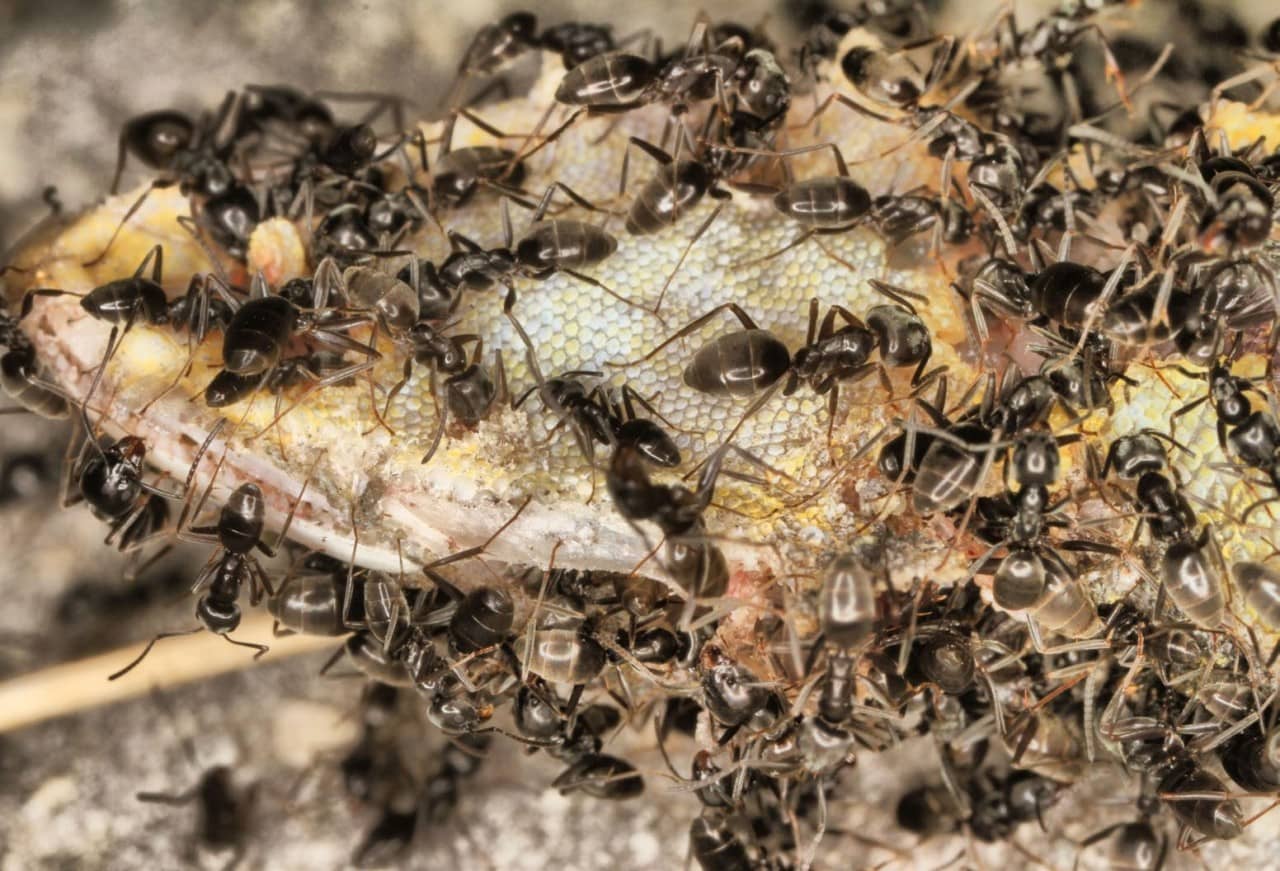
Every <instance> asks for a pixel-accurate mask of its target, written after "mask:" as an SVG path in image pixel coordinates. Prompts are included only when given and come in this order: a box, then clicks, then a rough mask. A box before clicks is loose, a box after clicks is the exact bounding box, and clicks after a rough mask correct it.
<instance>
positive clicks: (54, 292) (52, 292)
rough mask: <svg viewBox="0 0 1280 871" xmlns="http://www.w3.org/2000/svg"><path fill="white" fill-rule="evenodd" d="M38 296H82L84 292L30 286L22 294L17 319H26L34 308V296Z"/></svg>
mask: <svg viewBox="0 0 1280 871" xmlns="http://www.w3.org/2000/svg"><path fill="white" fill-rule="evenodd" d="M38 296H74V297H79V298H83V297H84V294H82V293H74V292H73V291H70V290H60V289H58V288H56V287H36V288H32V289H31V290H28V291H27V292H26V293H24V294H23V295H22V307H21V309H20V310H19V313H18V320H20V321H21V320H26V318H27V316H28V315H30V314H31V311H32V309H33V308H35V301H36V300H35V298H36V297H38Z"/></svg>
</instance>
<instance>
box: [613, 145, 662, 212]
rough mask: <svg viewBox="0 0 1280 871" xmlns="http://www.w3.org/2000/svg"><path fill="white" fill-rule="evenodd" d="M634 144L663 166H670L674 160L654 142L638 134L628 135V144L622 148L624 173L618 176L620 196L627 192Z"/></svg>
mask: <svg viewBox="0 0 1280 871" xmlns="http://www.w3.org/2000/svg"><path fill="white" fill-rule="evenodd" d="M633 145H634V146H635V147H636V148H639V149H640V150H641V151H643V152H644V153H645V154H647V155H649V156H650V157H652V158H653V159H654V160H656V161H657V162H658V163H659V165H661V166H670V165H671V164H672V162H673V158H672V157H671V155H670V154H668V153H667V152H666V151H664V150H663V149H661V148H659V147H658V146H656V145H654V144H653V143H651V142H646V141H645V140H643V139H641V138H640V137H638V136H628V137H627V146H626V148H624V149H623V150H622V174H621V176H619V178H618V196H620V197H621V196H623V195H625V194H626V192H627V172H628V170H629V169H630V166H631V147H632V146H633Z"/></svg>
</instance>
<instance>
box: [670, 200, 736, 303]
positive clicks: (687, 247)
mask: <svg viewBox="0 0 1280 871" xmlns="http://www.w3.org/2000/svg"><path fill="white" fill-rule="evenodd" d="M723 208H724V203H721V204H719V205H718V206H716V207H715V209H714V210H713V211H712V212H711V214H710V215H708V216H707V219H706V220H705V221H703V222H702V224H701V226H699V227H698V229H697V230H696V231H695V232H694V234H693V237H692V238H691V239H689V244H687V245H685V246H684V251H683V252H681V254H680V259H679V260H677V261H676V266H675V268H674V269H672V270H671V274H670V275H668V276H667V280H666V281H664V282H662V291H661V292H660V293H659V294H658V301H657V303H655V304H654V306H653V313H654V314H655V315H656V314H658V312H660V311H662V301H663V300H664V299H666V296H667V289H668V288H669V287H671V282H672V281H673V280H674V279H675V277H676V274H677V273H678V272H679V271H680V267H682V266H684V261H685V258H686V257H688V256H689V252H690V251H692V250H693V246H694V245H696V244H697V243H698V240H699V239H701V238H702V235H703V234H704V233H706V232H707V230H708V229H709V228H710V227H711V225H712V224H714V223H715V220H716V218H718V217H719V216H720V212H721V210H722V209H723Z"/></svg>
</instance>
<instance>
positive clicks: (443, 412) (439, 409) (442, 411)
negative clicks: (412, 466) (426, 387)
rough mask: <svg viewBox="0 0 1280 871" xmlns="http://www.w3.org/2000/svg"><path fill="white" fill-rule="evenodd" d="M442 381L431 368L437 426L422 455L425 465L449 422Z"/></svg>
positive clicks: (433, 453)
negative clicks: (440, 392)
mask: <svg viewBox="0 0 1280 871" xmlns="http://www.w3.org/2000/svg"><path fill="white" fill-rule="evenodd" d="M439 389H440V383H439V381H438V380H437V379H436V370H435V369H434V368H433V369H432V370H431V403H432V405H434V406H435V409H436V426H435V431H434V432H432V434H431V441H430V443H429V444H428V445H427V452H426V453H425V454H423V455H422V464H423V465H425V464H426V463H427V462H429V461H430V460H431V458H432V457H433V456H435V453H436V448H438V447H439V446H440V440H441V439H442V438H443V437H444V428H445V424H446V423H447V422H448V417H449V407H448V404H447V403H442V402H441V401H440V396H439Z"/></svg>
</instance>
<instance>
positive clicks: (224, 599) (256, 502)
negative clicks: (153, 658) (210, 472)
mask: <svg viewBox="0 0 1280 871" xmlns="http://www.w3.org/2000/svg"><path fill="white" fill-rule="evenodd" d="M322 457H323V454H322V455H321V457H317V458H316V463H318V462H319V461H320V459H321V458H322ZM314 467H315V464H313V465H312V470H313V471H314ZM194 473H195V469H194V467H193V468H192V472H191V474H190V475H188V478H191V477H192V476H193V475H194ZM216 476H217V475H216V472H215V475H214V477H215V478H216ZM310 477H311V476H310V473H308V476H307V481H304V482H303V485H302V489H301V490H299V491H298V496H297V498H295V499H294V500H293V504H292V505H290V506H289V513H288V515H287V516H286V517H285V521H284V526H283V527H282V529H281V531H280V536H279V538H278V541H284V540H285V539H286V538H287V536H288V534H289V526H290V525H291V524H292V523H293V515H294V512H295V511H296V510H297V507H298V504H299V503H300V502H301V501H302V497H303V496H304V495H305V494H306V490H307V484H308V483H309V481H310ZM212 488H213V482H212V481H211V482H210V484H209V490H206V491H205V495H204V496H203V497H201V500H200V503H198V504H197V506H196V508H195V511H194V512H193V516H198V515H199V513H200V509H201V508H202V507H203V505H204V500H205V499H206V498H208V495H209V492H210V490H212ZM184 521H185V509H184V518H183V520H181V521H179V527H182V526H183V522H184ZM265 525H266V500H265V498H264V497H263V494H262V488H261V487H259V486H258V485H257V484H254V483H252V482H249V483H245V484H241V485H240V486H239V487H237V488H236V489H235V490H234V491H232V493H231V495H230V496H228V497H227V501H226V503H225V504H224V505H223V506H222V508H221V509H220V511H219V515H218V522H217V523H216V524H214V525H212V526H192V527H190V528H189V529H180V531H179V533H178V537H179V538H180V539H182V540H184V541H192V542H208V543H212V544H216V545H218V550H216V551H215V552H214V554H213V556H212V557H210V559H209V561H208V562H207V563H206V564H205V567H204V568H203V569H202V570H201V572H200V574H199V575H198V576H197V577H196V580H195V583H194V584H193V585H192V592H193V593H194V592H197V591H199V590H201V589H204V590H205V593H204V595H202V596H201V597H200V599H199V600H198V601H197V603H196V619H197V620H199V622H200V626H197V627H196V628H195V629H188V630H183V631H179V632H162V633H160V634H159V635H157V636H155V637H154V638H152V639H151V641H149V642H147V646H146V647H144V648H143V649H142V652H141V653H140V654H138V656H137V658H135V659H134V660H133V661H132V662H130V663H129V664H128V665H126V666H125V667H124V668H122V669H120V670H119V671H116V672H114V673H113V674H111V675H109V677H108V680H116V679H118V678H120V677H123V676H124V675H126V674H128V673H129V672H130V671H132V670H133V669H134V668H135V667H136V666H137V665H138V664H139V663H141V662H142V660H144V659H146V657H147V654H148V653H150V652H151V648H152V647H154V646H155V644H156V642H158V641H161V640H163V639H165V638H173V637H175V636H179V635H191V634H192V633H195V632H199V631H200V630H201V629H204V630H207V631H208V632H212V633H213V634H215V635H220V636H222V638H224V639H225V640H226V641H227V643H229V644H234V645H236V646H237V647H248V648H250V649H252V650H255V651H256V653H255V654H254V658H255V659H257V658H259V657H261V656H262V655H263V654H264V653H266V652H267V646H266V645H264V644H255V643H252V642H247V641H236V640H234V639H233V638H231V637H230V633H232V632H234V631H235V630H236V629H237V628H239V626H240V615H241V611H240V606H239V604H237V601H236V600H237V599H239V598H240V591H241V589H242V588H243V587H244V586H245V585H246V584H248V586H249V602H250V604H251V605H256V604H257V603H258V602H259V600H261V598H262V596H263V594H264V593H265V594H266V595H267V596H269V597H274V596H275V595H276V591H275V590H274V589H273V587H272V586H271V581H270V579H269V578H268V577H267V573H266V571H265V570H264V569H263V568H262V565H261V564H260V563H259V562H258V560H257V558H256V557H255V556H254V555H253V551H254V550H257V551H259V552H260V553H262V554H264V555H265V556H268V557H274V556H275V550H274V549H273V548H270V547H268V546H267V545H266V543H265V542H263V540H262V534H263V531H264V529H265Z"/></svg>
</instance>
